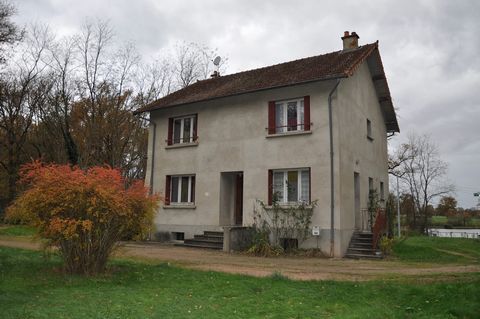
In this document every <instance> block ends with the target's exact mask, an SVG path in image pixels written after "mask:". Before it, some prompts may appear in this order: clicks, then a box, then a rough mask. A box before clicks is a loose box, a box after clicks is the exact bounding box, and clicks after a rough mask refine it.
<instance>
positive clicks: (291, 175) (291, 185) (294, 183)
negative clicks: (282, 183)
mask: <svg viewBox="0 0 480 319" xmlns="http://www.w3.org/2000/svg"><path fill="white" fill-rule="evenodd" d="M287 175H288V180H287V192H288V202H298V172H297V171H289V172H288V174H287Z"/></svg>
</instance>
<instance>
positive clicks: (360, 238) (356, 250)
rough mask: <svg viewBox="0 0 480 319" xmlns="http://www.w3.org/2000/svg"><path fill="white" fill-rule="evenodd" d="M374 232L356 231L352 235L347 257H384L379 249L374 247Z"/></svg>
mask: <svg viewBox="0 0 480 319" xmlns="http://www.w3.org/2000/svg"><path fill="white" fill-rule="evenodd" d="M372 246H373V234H372V233H371V232H359V231H356V232H354V233H353V235H352V239H351V240H350V244H349V246H348V249H347V253H346V254H345V258H353V259H382V258H383V255H382V253H381V252H380V250H378V249H373V247H372Z"/></svg>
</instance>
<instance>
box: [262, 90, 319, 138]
mask: <svg viewBox="0 0 480 319" xmlns="http://www.w3.org/2000/svg"><path fill="white" fill-rule="evenodd" d="M268 112H269V114H268V116H269V119H268V133H269V134H282V133H288V132H292V131H309V130H310V97H309V96H305V97H303V98H298V99H292V100H284V101H271V102H270V103H269V109H268Z"/></svg>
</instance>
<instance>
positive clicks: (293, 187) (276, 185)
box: [268, 168, 310, 205]
mask: <svg viewBox="0 0 480 319" xmlns="http://www.w3.org/2000/svg"><path fill="white" fill-rule="evenodd" d="M274 196H275V197H276V199H277V201H278V203H280V204H289V203H291V204H293V203H295V204H297V203H299V202H304V203H310V169H309V168H302V169H288V170H270V171H269V198H268V201H269V204H270V205H271V204H272V202H273V197H274Z"/></svg>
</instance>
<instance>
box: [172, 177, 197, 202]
mask: <svg viewBox="0 0 480 319" xmlns="http://www.w3.org/2000/svg"><path fill="white" fill-rule="evenodd" d="M165 194H166V196H165V205H171V204H193V203H194V202H195V175H167V180H166V187H165Z"/></svg>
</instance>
